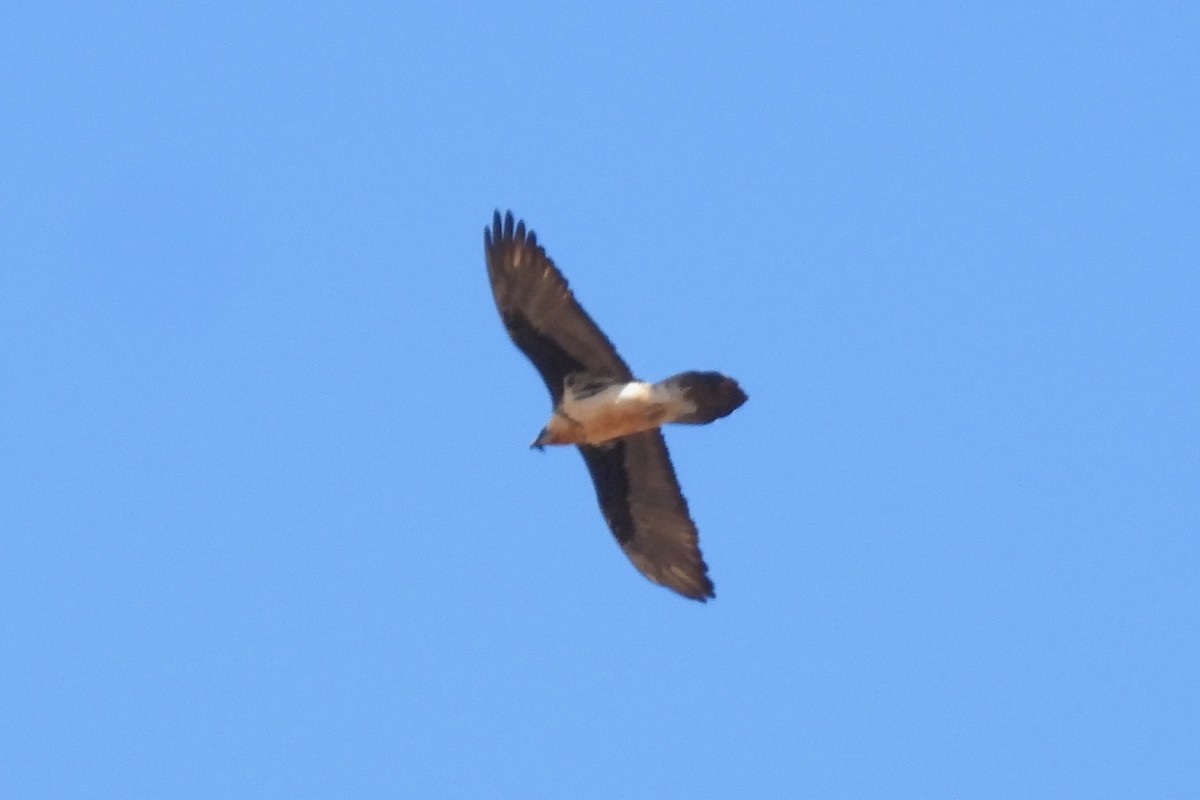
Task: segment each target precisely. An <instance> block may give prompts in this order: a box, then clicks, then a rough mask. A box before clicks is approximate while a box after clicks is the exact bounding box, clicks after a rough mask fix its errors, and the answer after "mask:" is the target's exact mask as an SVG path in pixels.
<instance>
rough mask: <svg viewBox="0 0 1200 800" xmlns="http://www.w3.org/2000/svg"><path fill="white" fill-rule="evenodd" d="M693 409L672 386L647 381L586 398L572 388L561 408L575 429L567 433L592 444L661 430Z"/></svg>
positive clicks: (565, 433) (621, 385)
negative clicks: (661, 427)
mask: <svg viewBox="0 0 1200 800" xmlns="http://www.w3.org/2000/svg"><path fill="white" fill-rule="evenodd" d="M692 410H694V409H693V408H692V404H691V403H689V402H688V401H686V400H684V399H683V398H682V397H680V396H677V395H676V393H674V392H672V391H671V390H670V389H669V388H668V387H664V386H659V385H656V384H653V383H645V382H644V381H631V382H629V383H626V384H620V385H616V386H610V387H608V388H606V389H602V390H601V391H599V392H596V393H595V394H592V395H589V396H587V397H582V398H577V397H576V396H575V394H574V393H573V392H572V391H570V389H568V390H567V391H566V392H565V393H564V395H563V400H562V405H561V406H560V411H561V412H562V414H563V415H565V416H566V417H567V418H568V419H569V420H570V422H571V423H573V425H572V426H571V427H572V428H574V430H572V431H571V432H570V434H567V431H566V430H565V429H564V431H563V434H564V435H570V436H571V438H572V440H573V441H576V442H580V443H588V444H596V443H599V442H605V441H608V440H609V439H615V438H617V437H619V436H628V435H629V434H631V433H638V432H640V431H645V430H650V429H651V428H657V427H658V426H660V425H662V424H664V423H666V422H670V421H671V420H672V419H674V418H675V417H676V416H678V415H679V414H685V413H690V412H691V411H692Z"/></svg>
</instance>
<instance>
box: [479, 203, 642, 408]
mask: <svg viewBox="0 0 1200 800" xmlns="http://www.w3.org/2000/svg"><path fill="white" fill-rule="evenodd" d="M483 248H484V252H485V254H486V255H487V270H488V277H489V278H490V279H491V282H492V294H493V295H495V297H496V307H497V308H498V309H499V310H500V318H501V319H502V320H503V321H504V327H505V328H507V329H508V335H509V336H511V337H512V340H513V341H514V342H516V345H517V347H519V348H521V351H522V352H523V353H525V355H526V356H528V357H529V360H530V361H532V362H533V365H534V366H535V367H537V371H538V372H539V373H541V376H542V380H543V381H545V382H546V388H547V389H549V390H550V395H551V396H552V397H553V398H554V404H555V405H558V402H559V400H561V399H562V393H563V379H564V378H565V377H566V376H567V375H570V374H571V373H573V372H584V371H586V372H590V373H592V374H594V375H596V376H598V377H606V378H612V379H614V380H620V381H628V380H632V379H633V374H632V373H631V372H630V371H629V367H628V366H627V365H626V364H625V362H624V361H622V360H621V357H620V356H619V355H617V351H616V348H614V347H613V346H612V343H610V342H609V341H608V338H607V337H606V336H605V335H604V333H603V332H601V330H600V328H598V327H597V326H596V323H595V322H592V318H591V317H589V316H588V315H587V312H585V311H584V310H583V309H582V308H580V306H579V303H577V302H575V297H574V295H572V294H571V290H570V289H569V288H568V287H567V280H566V278H564V277H563V276H562V273H560V272H559V271H558V270H557V269H555V267H554V262H553V261H551V260H550V258H549V256H547V255H546V251H545V250H544V249H543V248H542V247H541V246H540V245H539V244H538V243H537V236H536V235H535V234H534V232H533V231H528V232H526V230H525V223H524V221H521V222H518V223H516V224H515V226H514V224H513V215H512V212H511V211H510V212H508V213H506V214H505V215H504V218H503V219H501V217H500V212H499V211H497V212H496V214H495V216H494V217H493V218H492V226H491V227H490V228H484V229H483Z"/></svg>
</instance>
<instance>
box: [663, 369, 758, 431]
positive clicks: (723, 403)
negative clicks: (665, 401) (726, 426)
mask: <svg viewBox="0 0 1200 800" xmlns="http://www.w3.org/2000/svg"><path fill="white" fill-rule="evenodd" d="M659 386H662V387H663V388H665V389H667V390H668V391H669V392H670V393H671V394H672V395H674V396H676V397H681V398H682V399H683V400H685V401H687V402H688V403H690V404H692V405H693V406H695V410H694V411H690V412H687V413H685V414H682V415H678V416H675V417H673V418H672V419H671V422H680V423H683V424H685V425H707V424H708V423H710V422H712V421H713V420H717V419H720V418H721V417H727V416H729V415H730V414H732V413H733V412H734V411H736V410H737V409H738V408H739V407H741V405H742V403H744V402H746V393H745V392H743V391H742V387H740V386H738V382H737V381H735V380H734V379H733V378H730V377H729V376H728V375H722V374H721V373H719V372H681V373H679V374H678V375H672V376H671V377H669V378H667V379H666V380H664V381H660V382H659Z"/></svg>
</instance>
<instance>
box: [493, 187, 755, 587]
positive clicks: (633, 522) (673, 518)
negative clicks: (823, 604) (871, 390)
mask: <svg viewBox="0 0 1200 800" xmlns="http://www.w3.org/2000/svg"><path fill="white" fill-rule="evenodd" d="M483 247H484V253H485V255H486V257H487V271H488V278H490V280H491V284H492V294H493V295H494V296H495V298H496V307H497V308H498V309H499V311H500V318H501V320H502V321H503V322H504V327H505V328H507V329H508V334H509V336H511V337H512V340H513V342H514V343H516V345H517V347H518V348H520V349H521V351H522V352H523V353H525V355H526V356H527V357H528V358H529V360H530V361H532V362H533V366H534V367H536V368H537V371H538V372H539V373H540V374H541V376H542V380H543V381H545V383H546V388H547V389H548V390H549V391H550V398H551V401H552V403H553V406H554V409H553V412H552V413H551V415H550V421H549V422H547V423H546V426H545V427H544V428H542V430H541V432H540V433H539V434H538V435H537V438H536V439H534V440H533V444H532V445H531V446H532V447H535V448H537V449H539V450H540V449H542V448H543V447H545V446H546V445H567V444H573V445H576V446H577V447H578V448H579V452H580V453H582V454H583V460H584V462H585V463H586V464H587V468H588V471H589V472H590V473H591V476H592V482H593V483H594V484H595V485H596V499H597V500H598V501H599V503H600V510H601V512H602V513H603V514H604V519H605V521H606V522H607V523H608V527H609V528H610V529H612V532H613V535H614V536H615V537H616V539H617V543H618V544H620V546H621V549H622V550H624V551H625V555H627V556H628V557H629V560H630V561H632V562H633V565H634V566H635V567H637V569H638V570H639V571H640V572H641V573H642V574H643V575H645V576H646V577H647V578H649V579H650V580H651V581H653V582H655V583H657V584H660V585H662V586H666V587H667V588H669V589H673V590H674V591H676V592H678V593H679V594H681V595H683V596H684V597H689V598H691V599H693V600H699V601H700V602H704V601H705V600H707V599H708V598H711V597H715V594H714V593H713V585H712V581H711V580H709V578H708V566H707V565H706V564H705V563H704V558H703V556H701V554H700V546H699V542H698V538H697V534H696V525H695V523H694V522H692V518H691V516H689V514H688V506H687V501H686V500H685V499H684V497H683V492H682V491H681V490H680V488H679V481H678V480H677V479H676V477H675V470H674V468H673V467H672V466H671V458H670V456H669V455H668V454H667V444H666V441H665V440H664V439H663V435H662V431H661V430H660V427H661V426H662V425H664V424H666V423H669V422H675V423H684V424H689V425H706V424H708V423H710V422H712V421H714V420H717V419H720V418H721V417H724V416H728V415H729V414H731V413H733V411H734V410H735V409H737V408H738V407H739V406H741V405H742V403H745V402H746V393H745V392H743V391H742V389H741V387H740V386H738V383H737V381H735V380H734V379H733V378H730V377H727V376H725V375H722V374H721V373H719V372H681V373H679V374H678V375H673V376H671V377H670V378H667V379H665V380H662V381H659V382H657V383H647V382H644V381H639V380H636V379H635V378H634V377H633V373H632V372H631V371H630V369H629V366H628V365H626V363H625V361H624V360H623V359H622V358H621V356H619V355H618V354H617V351H616V348H614V347H613V346H612V343H610V342H609V341H608V337H606V336H605V335H604V333H603V332H602V331H601V330H600V328H599V327H597V325H596V323H595V322H593V321H592V318H591V317H589V316H588V315H587V312H585V311H584V310H583V308H581V307H580V305H579V303H577V302H576V301H575V297H574V295H573V294H572V293H571V290H570V289H569V288H568V286H567V280H566V279H565V278H564V277H563V276H562V273H560V272H559V271H558V269H557V268H555V266H554V262H552V261H551V260H550V257H549V256H547V255H546V251H545V250H544V249H543V248H542V246H541V245H539V244H538V241H537V236H536V235H535V234H534V232H533V231H532V230H527V229H526V227H525V223H524V221H521V222H516V223H514V221H513V215H512V212H511V211H510V212H508V213H506V214H505V215H504V216H503V217H501V216H500V212H499V211H497V212H496V213H495V215H494V216H493V218H492V224H491V226H490V227H487V228H484V231H483Z"/></svg>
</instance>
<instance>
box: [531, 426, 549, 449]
mask: <svg viewBox="0 0 1200 800" xmlns="http://www.w3.org/2000/svg"><path fill="white" fill-rule="evenodd" d="M554 439H555V437H554V434H553V433H551V432H550V429H549V428H542V431H541V433H539V434H538V435H537V438H536V439H534V440H533V442H532V443H530V445H529V449H530V450H541V449H543V448H544V447H545V446H546V445H548V444H555V441H554Z"/></svg>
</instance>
